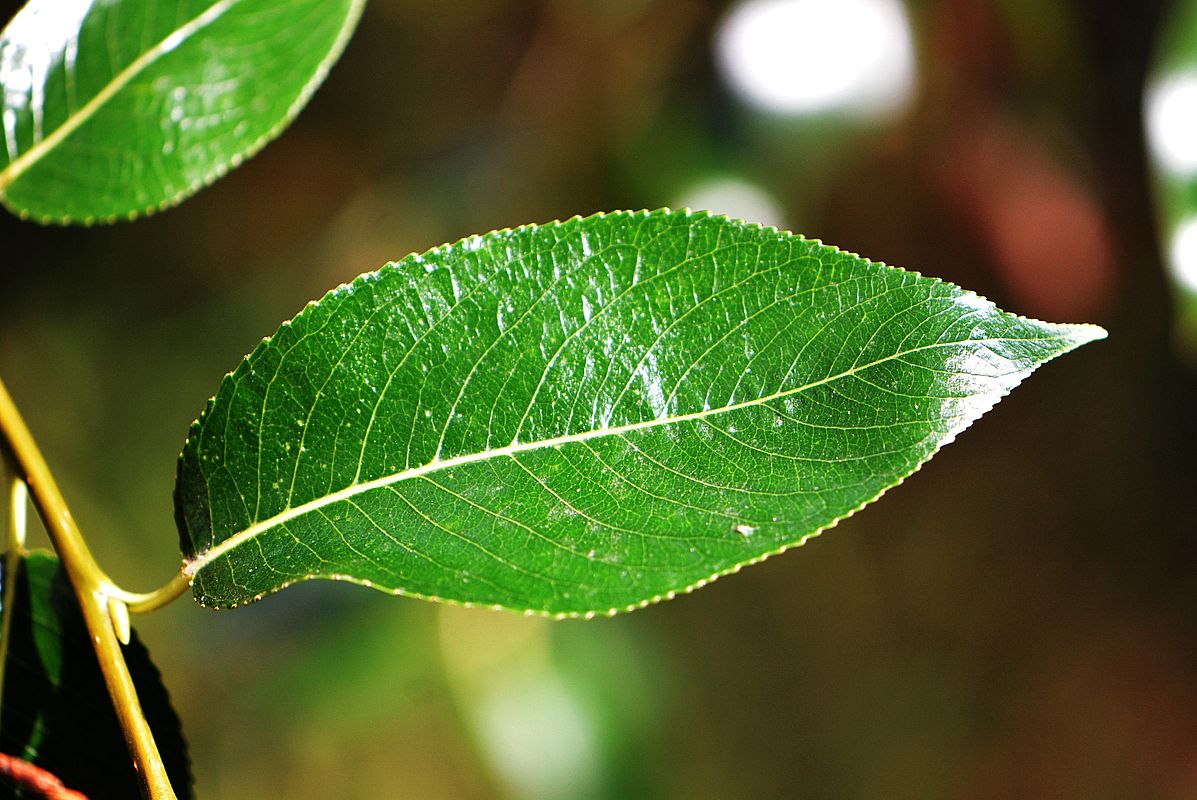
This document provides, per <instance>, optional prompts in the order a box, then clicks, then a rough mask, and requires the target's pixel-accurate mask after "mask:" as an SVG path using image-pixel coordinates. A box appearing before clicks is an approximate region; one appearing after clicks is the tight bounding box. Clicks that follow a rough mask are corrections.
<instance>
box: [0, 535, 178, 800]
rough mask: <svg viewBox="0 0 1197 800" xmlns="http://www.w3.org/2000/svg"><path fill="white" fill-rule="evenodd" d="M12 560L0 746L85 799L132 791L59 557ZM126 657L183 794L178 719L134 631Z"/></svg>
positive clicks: (119, 737)
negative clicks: (14, 567) (14, 570)
mask: <svg viewBox="0 0 1197 800" xmlns="http://www.w3.org/2000/svg"><path fill="white" fill-rule="evenodd" d="M18 564H19V569H18V571H17V575H16V576H10V575H8V574H4V575H3V581H0V583H3V582H7V581H8V580H11V579H13V578H14V577H15V580H16V586H15V593H14V595H13V603H12V607H11V608H5V609H3V613H4V614H5V615H11V617H12V619H11V621H10V622H9V623H8V625H9V627H8V632H9V641H8V642H7V645H6V648H5V653H6V659H5V664H4V688H3V705H2V706H0V750H2V751H3V752H5V753H10V754H13V755H16V756H19V757H21V758H22V759H24V760H26V761H30V762H32V763H34V764H37V765H38V766H40V767H42V768H43V769H46V770H47V771H49V772H51V773H53V774H54V775H55V776H57V777H58V778H60V779H61V780H62V781H63V783H64V784H65V785H66V786H67V787H68V788H71V789H75V790H76V791H80V792H83V793H84V794H85V795H87V797H89V798H91V799H92V800H103V798H122V799H123V798H130V797H140V796H141V784H140V781H139V780H138V778H137V775H136V773H135V772H134V771H133V767H132V763H131V759H130V758H129V751H128V749H127V748H126V746H125V738H124V734H123V733H122V732H121V728H120V725H119V723H118V722H117V719H116V712H115V711H113V708H112V700H111V699H110V698H109V696H108V691H107V689H106V688H105V686H104V679H103V676H102V675H101V674H100V667H99V664H97V662H96V655H95V650H93V649H92V646H91V641H90V639H89V638H88V633H87V628H86V626H85V625H84V622H83V616H82V614H81V613H80V612H79V606H78V604H77V603H76V601H75V596H74V593H73V592H72V591H71V588H70V584H69V583H68V581H67V578H66V575H65V573H63V571H62V570H61V568H60V567H59V563H58V559H57V558H55V557H54V556H52V555H50V554H49V553H40V552H33V553H29V554H27V555H25V556H24V557H23V558H21V559H20V560H19V561H18ZM6 570H7V566H6V567H5V571H6ZM5 596H7V595H5ZM125 659H126V661H127V663H128V665H129V671H130V673H131V674H132V676H133V683H134V685H135V686H136V688H137V694H138V696H139V698H140V700H141V704H142V708H143V709H144V711H145V714H146V719H147V720H148V721H149V723H150V727H151V728H152V730H153V731H154V738H155V740H156V741H157V743H158V748H159V751H160V752H161V754H162V759H163V763H164V764H165V765H166V770H167V773H168V774H169V775H170V778H171V783H172V784H173V786H174V789H175V793H176V794H177V795H178V797H180V798H188V797H191V796H192V793H191V784H192V781H191V766H190V761H189V759H188V755H187V744H186V742H185V741H184V740H183V733H182V729H181V728H180V726H179V719H178V717H177V716H176V715H175V712H174V709H172V708H171V705H170V699H169V697H168V696H167V693H166V689H165V688H164V687H163V686H162V681H161V679H160V677H159V675H158V670H157V668H156V667H155V666H154V664H153V662H151V661H150V656H149V653H148V652H147V651H146V649H145V647H144V646H143V645H142V644H141V642H140V641H139V640H138V638H137V635H136V633H134V635H133V638H132V640H131V642H130V643H129V645H127V646H126V647H125Z"/></svg>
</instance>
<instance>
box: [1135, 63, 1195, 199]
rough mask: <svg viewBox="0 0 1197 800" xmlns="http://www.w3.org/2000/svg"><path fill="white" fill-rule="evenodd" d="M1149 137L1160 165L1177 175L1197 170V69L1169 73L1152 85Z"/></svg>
mask: <svg viewBox="0 0 1197 800" xmlns="http://www.w3.org/2000/svg"><path fill="white" fill-rule="evenodd" d="M1145 113H1146V116H1147V140H1148V142H1149V144H1150V146H1151V153H1152V155H1153V156H1155V159H1156V161H1158V162H1159V164H1160V166H1161V167H1162V168H1164V169H1165V170H1167V171H1168V172H1170V173H1173V174H1174V175H1177V176H1187V175H1192V174H1194V173H1197V72H1192V71H1190V72H1181V73H1175V74H1172V75H1169V76H1168V77H1166V78H1164V79H1163V80H1160V81H1159V82H1157V83H1155V84H1154V85H1152V86H1150V87H1148V89H1147V98H1146V111H1145Z"/></svg>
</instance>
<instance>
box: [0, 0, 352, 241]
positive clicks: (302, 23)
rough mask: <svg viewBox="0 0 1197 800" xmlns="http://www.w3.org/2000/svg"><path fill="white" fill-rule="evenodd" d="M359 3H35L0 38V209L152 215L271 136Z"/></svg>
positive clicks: (81, 217)
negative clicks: (152, 212) (146, 213)
mask: <svg viewBox="0 0 1197 800" xmlns="http://www.w3.org/2000/svg"><path fill="white" fill-rule="evenodd" d="M364 2H365V0H104V1H103V2H96V1H95V0H32V2H30V3H29V4H28V5H27V6H25V7H24V8H23V9H22V10H21V11H20V12H19V13H18V14H17V15H16V16H15V17H14V18H13V20H12V22H11V23H9V25H8V27H7V28H5V29H4V32H3V34H0V91H2V100H3V103H2V104H0V121H2V123H3V124H2V125H0V137H2V138H0V142H2V146H0V197H2V198H3V200H4V203H5V205H7V206H8V207H9V208H10V209H12V210H13V211H16V212H17V213H19V214H21V215H22V216H31V217H33V218H35V219H38V220H42V221H51V220H52V221H57V222H78V221H82V222H90V221H93V220H101V221H111V220H115V219H118V218H121V217H132V216H136V215H137V214H140V213H143V212H149V211H155V210H157V209H160V208H163V207H165V206H169V205H172V204H174V203H177V202H179V201H180V200H182V199H183V198H184V197H186V196H188V195H190V194H191V193H193V192H195V191H196V190H198V189H199V188H200V187H202V186H205V185H207V184H209V183H211V182H212V181H214V180H215V179H216V178H218V177H220V176H221V175H223V174H224V173H225V172H226V171H228V170H229V169H230V168H231V167H235V166H237V165H238V164H239V163H240V162H241V161H242V160H243V159H245V158H246V157H248V156H251V155H253V154H254V153H255V152H257V150H258V149H259V148H261V147H262V145H264V144H265V143H266V142H267V141H269V140H270V139H272V138H273V137H274V136H276V135H277V134H278V133H279V131H281V130H282V129H283V128H284V127H285V126H286V125H287V123H288V122H290V121H291V119H292V118H293V117H294V116H295V114H296V113H298V111H299V109H300V108H302V107H303V105H304V104H305V103H306V102H307V99H308V97H309V96H310V95H311V94H312V92H313V91H315V89H316V87H317V86H318V85H319V84H320V82H321V81H322V80H323V79H324V75H325V73H326V72H327V71H328V68H329V66H330V65H331V64H332V62H334V61H335V60H336V59H337V57H338V56H339V55H340V53H341V50H342V48H343V47H344V45H345V42H346V41H347V40H348V38H349V35H350V33H351V32H352V30H353V27H354V25H355V24H356V22H357V19H358V17H359V16H360V13H361V8H362V4H363V3H364Z"/></svg>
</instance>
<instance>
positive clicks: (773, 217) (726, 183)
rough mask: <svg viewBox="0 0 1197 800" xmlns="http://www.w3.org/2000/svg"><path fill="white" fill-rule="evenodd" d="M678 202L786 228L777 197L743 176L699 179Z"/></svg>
mask: <svg viewBox="0 0 1197 800" xmlns="http://www.w3.org/2000/svg"><path fill="white" fill-rule="evenodd" d="M675 205H676V206H677V207H678V208H692V209H694V210H696V211H698V210H703V211H710V212H711V213H712V214H723V215H725V216H728V217H731V218H732V219H742V220H744V221H745V222H755V223H758V224H760V225H772V226H773V227H775V228H781V229H783V230H784V229H785V228H786V227H787V225H786V220H785V214H784V213H783V212H782V210H781V206H780V205H779V204H778V202H777V200H775V199H774V198H773V196H772V195H770V194H769V193H768V192H766V191H765V190H764V189H762V188H761V187H759V186H757V185H756V184H754V183H750V182H748V181H746V180H743V179H741V178H735V177H730V176H728V177H717V178H710V179H707V180H703V181H700V182H698V183H696V184H694V185H693V186H691V187H690V188H688V189H687V190H686V191H684V192H682V194H681V197H680V198H679V200H678V202H677V203H675Z"/></svg>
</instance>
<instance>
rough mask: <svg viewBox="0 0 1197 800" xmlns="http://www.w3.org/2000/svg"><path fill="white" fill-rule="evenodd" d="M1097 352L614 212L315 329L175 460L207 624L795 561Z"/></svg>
mask: <svg viewBox="0 0 1197 800" xmlns="http://www.w3.org/2000/svg"><path fill="white" fill-rule="evenodd" d="M1104 335H1105V332H1104V331H1102V330H1101V329H1100V328H1097V327H1094V326H1087V325H1051V324H1047V323H1043V322H1036V321H1033V320H1027V319H1023V318H1021V317H1016V316H1013V315H1011V314H1007V313H1005V312H1002V311H999V310H998V309H997V308H995V307H994V306H993V304H992V303H989V302H988V301H986V300H983V299H982V298H980V297H978V296H977V295H975V294H973V293H972V292H967V291H964V290H962V289H960V288H958V287H956V286H953V285H951V284H948V283H944V282H942V281H939V280H935V279H932V278H924V277H922V276H920V275H917V274H915V273H911V272H906V271H903V270H900V269H894V268H890V267H886V266H884V265H880V264H874V263H871V262H869V261H865V260H863V259H861V258H858V257H857V256H854V255H851V254H848V253H844V252H841V251H839V250H836V249H834V248H831V247H827V246H824V245H822V244H820V243H818V242H812V241H808V240H806V239H802V238H800V237H797V236H793V235H791V234H789V233H782V232H778V231H776V230H773V229H766V228H761V227H758V226H755V225H748V224H744V223H740V222H734V221H729V220H727V219H724V218H710V217H707V216H705V215H703V214H692V213H690V212H669V211H657V212H652V213H648V212H640V213H615V214H609V215H599V216H594V217H590V218H588V219H578V218H575V219H572V220H570V221H568V222H564V223H554V224H550V225H544V226H539V227H537V226H530V227H526V228H520V229H518V230H514V231H511V230H507V231H498V232H495V233H490V234H487V235H485V236H480V237H472V238H468V239H465V240H463V241H461V242H459V243H457V244H455V245H450V246H445V247H442V248H439V249H437V250H433V251H431V252H429V253H426V254H425V255H422V256H409V257H407V258H405V259H403V260H402V261H400V262H398V263H396V264H390V265H387V266H386V267H384V268H383V269H382V270H380V271H379V272H376V273H371V274H367V275H363V276H361V277H359V278H358V279H357V280H355V281H354V282H353V283H351V284H349V285H347V286H342V287H340V288H338V289H336V290H334V291H332V292H331V293H329V294H328V295H327V296H325V298H324V299H323V300H321V301H320V302H318V303H313V304H310V305H309V306H308V307H307V308H306V309H304V311H303V312H301V313H300V314H299V316H297V317H296V318H295V319H294V320H292V321H290V322H288V323H285V324H284V325H283V326H282V328H280V329H279V331H278V332H277V333H276V334H275V335H274V336H273V337H272V338H270V339H267V340H266V341H264V342H262V344H261V345H259V346H258V348H257V349H256V350H254V352H253V353H252V354H251V355H250V356H248V357H247V358H246V360H245V361H244V362H243V363H242V364H241V366H239V367H238V368H237V370H236V371H235V372H233V373H232V374H231V375H229V376H228V377H226V379H225V381H224V383H223V384H222V385H221V387H220V391H219V392H218V394H217V395H216V397H215V398H214V399H213V400H212V401H211V402H210V403H209V405H208V407H207V409H206V410H205V411H204V414H203V416H202V417H201V418H200V419H199V420H198V421H197V422H196V424H195V425H194V426H193V428H192V430H191V435H190V437H189V439H188V441H187V443H186V445H185V446H184V448H183V453H182V456H181V458H180V462H179V474H178V482H177V485H176V511H177V516H178V519H179V523H180V530H181V535H182V548H183V550H184V554H185V556H186V558H187V560H188V563H187V566H186V569H187V571H188V572H189V573H190V574H191V575H193V576H194V584H193V589H194V593H195V597H196V599H197V600H198V601H199V602H201V603H203V604H205V605H214V606H230V605H236V604H238V603H244V602H247V601H250V600H255V599H257V598H260V597H261V596H262V595H264V594H266V593H268V592H272V591H275V590H277V589H280V588H282V587H284V586H286V585H288V584H290V583H294V582H296V581H302V580H306V579H309V578H335V579H343V580H350V581H354V582H357V583H361V584H364V585H370V586H374V587H375V588H379V589H383V590H386V591H390V592H394V593H397V594H408V595H415V596H419V597H427V598H437V599H444V600H450V601H456V602H460V603H468V604H483V605H493V606H501V607H506V608H512V609H524V610H529V611H535V612H541V613H546V614H554V615H588V614H592V613H613V612H616V611H619V610H623V609H631V608H634V607H637V606H643V605H646V604H648V603H651V602H653V601H656V600H659V599H662V598H665V597H670V596H672V595H673V594H674V593H676V592H678V591H683V590H689V589H691V588H693V587H697V586H701V585H703V584H705V583H706V582H708V581H709V580H711V579H713V578H715V577H718V576H720V575H723V574H726V573H728V572H734V571H736V570H737V569H739V568H740V567H741V566H742V565H744V564H747V563H751V562H754V561H759V560H761V559H763V558H764V557H766V556H768V555H771V554H773V553H777V552H780V551H782V550H784V549H786V548H788V547H792V546H794V545H797V544H801V543H802V542H803V541H804V540H806V539H807V538H808V537H810V536H812V535H814V534H815V533H817V532H819V531H820V530H822V529H824V528H827V527H829V526H831V525H833V524H835V522H837V521H838V520H840V519H842V518H843V517H845V516H847V515H849V514H851V513H853V512H854V511H856V510H857V509H859V508H861V507H862V506H864V505H865V504H866V503H868V502H870V501H871V500H873V499H875V498H877V497H878V496H879V495H880V494H881V493H882V492H883V491H885V490H886V489H887V488H888V487H890V486H893V485H894V484H896V483H898V482H899V481H901V480H902V479H903V478H904V477H905V476H907V475H909V474H910V473H912V472H914V471H915V470H916V469H918V467H919V466H920V465H921V464H922V463H923V462H924V461H926V460H927V459H928V458H930V457H931V455H932V454H933V453H934V452H935V451H936V450H937V449H939V447H940V446H942V445H943V444H945V443H946V442H948V441H950V440H951V439H952V438H953V437H955V436H956V434H957V433H959V432H960V431H961V430H963V429H964V428H965V427H967V426H968V425H969V423H971V422H972V421H973V420H974V419H976V418H977V417H978V416H980V415H981V414H982V413H984V412H985V411H986V410H988V409H989V408H990V407H991V406H992V405H993V404H994V403H996V402H997V401H998V399H999V398H1001V397H1002V396H1003V395H1005V394H1006V393H1007V392H1008V391H1010V389H1011V388H1013V387H1014V386H1015V385H1016V384H1018V383H1019V382H1020V381H1021V380H1022V379H1023V378H1025V377H1026V376H1027V375H1028V374H1029V373H1030V372H1031V371H1032V370H1033V369H1035V368H1036V367H1037V366H1038V365H1040V364H1042V363H1043V362H1045V361H1047V360H1048V359H1051V358H1053V357H1055V356H1057V355H1060V354H1061V353H1065V352H1067V351H1069V350H1071V349H1073V348H1075V347H1078V346H1079V345H1081V344H1084V343H1086V342H1089V341H1092V340H1094V339H1099V338H1101V337H1103V336H1104Z"/></svg>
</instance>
